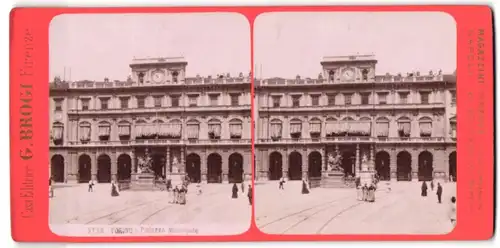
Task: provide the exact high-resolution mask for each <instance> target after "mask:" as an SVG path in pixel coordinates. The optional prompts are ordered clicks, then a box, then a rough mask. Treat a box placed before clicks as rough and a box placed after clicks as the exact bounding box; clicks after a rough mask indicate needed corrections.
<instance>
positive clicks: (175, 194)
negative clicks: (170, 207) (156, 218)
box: [167, 184, 188, 205]
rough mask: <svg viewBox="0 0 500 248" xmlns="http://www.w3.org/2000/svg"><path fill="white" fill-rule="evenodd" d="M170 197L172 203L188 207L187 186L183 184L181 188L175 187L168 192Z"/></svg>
mask: <svg viewBox="0 0 500 248" xmlns="http://www.w3.org/2000/svg"><path fill="white" fill-rule="evenodd" d="M167 191H168V192H169V193H170V194H171V195H170V199H171V200H170V203H173V204H180V205H186V201H187V200H186V194H187V192H188V188H187V185H185V184H181V185H180V186H179V185H177V186H175V187H174V188H173V189H172V190H169V189H168V190H167Z"/></svg>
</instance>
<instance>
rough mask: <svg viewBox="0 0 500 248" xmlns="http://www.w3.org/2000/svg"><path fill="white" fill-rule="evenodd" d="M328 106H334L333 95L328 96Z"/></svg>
mask: <svg viewBox="0 0 500 248" xmlns="http://www.w3.org/2000/svg"><path fill="white" fill-rule="evenodd" d="M328 105H329V106H333V105H335V95H328Z"/></svg>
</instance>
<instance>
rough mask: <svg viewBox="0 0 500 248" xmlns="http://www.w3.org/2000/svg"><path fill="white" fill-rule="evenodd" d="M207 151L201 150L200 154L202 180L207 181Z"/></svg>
mask: <svg viewBox="0 0 500 248" xmlns="http://www.w3.org/2000/svg"><path fill="white" fill-rule="evenodd" d="M207 170H208V168H207V153H206V151H203V152H201V154H200V171H201V181H202V182H206V181H207Z"/></svg>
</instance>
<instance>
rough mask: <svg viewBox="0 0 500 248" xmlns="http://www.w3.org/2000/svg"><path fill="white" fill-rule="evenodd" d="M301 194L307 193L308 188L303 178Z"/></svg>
mask: <svg viewBox="0 0 500 248" xmlns="http://www.w3.org/2000/svg"><path fill="white" fill-rule="evenodd" d="M302 194H309V189H308V187H307V184H306V180H305V179H302Z"/></svg>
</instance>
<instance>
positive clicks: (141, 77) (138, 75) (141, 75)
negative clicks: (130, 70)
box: [137, 72, 144, 84]
mask: <svg viewBox="0 0 500 248" xmlns="http://www.w3.org/2000/svg"><path fill="white" fill-rule="evenodd" d="M137 78H138V79H139V83H140V84H143V83H144V73H142V72H140V73H139V74H137Z"/></svg>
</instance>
